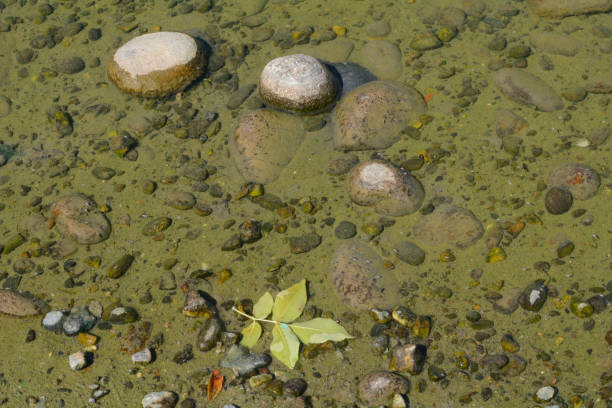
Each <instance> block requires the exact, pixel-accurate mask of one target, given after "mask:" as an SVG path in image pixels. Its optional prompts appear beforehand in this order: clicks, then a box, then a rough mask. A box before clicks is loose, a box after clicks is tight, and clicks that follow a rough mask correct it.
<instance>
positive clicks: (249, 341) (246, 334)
mask: <svg viewBox="0 0 612 408" xmlns="http://www.w3.org/2000/svg"><path fill="white" fill-rule="evenodd" d="M259 336H261V325H260V324H259V323H258V322H256V321H254V320H253V322H251V324H249V325H248V326H247V327H245V328H244V329H242V340H241V341H240V344H242V345H243V346H244V347H248V348H252V347H253V346H254V345H255V344H257V340H259Z"/></svg>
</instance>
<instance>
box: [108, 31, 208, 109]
mask: <svg viewBox="0 0 612 408" xmlns="http://www.w3.org/2000/svg"><path fill="white" fill-rule="evenodd" d="M205 65H206V63H205V55H204V50H203V47H202V46H201V45H200V43H199V42H198V41H196V40H195V39H194V38H193V37H191V36H189V35H187V34H184V33H177V32H165V31H162V32H158V33H150V34H144V35H141V36H138V37H135V38H132V39H131V40H130V41H128V42H126V43H125V44H123V45H122V46H121V47H119V49H117V51H115V53H114V54H113V58H112V59H111V62H110V64H109V66H108V76H109V77H110V78H111V79H112V80H113V82H114V83H115V84H116V85H117V87H119V89H121V90H122V91H124V92H127V93H130V94H133V95H137V96H144V97H147V98H159V97H163V96H166V95H169V94H172V93H175V92H178V91H181V90H183V89H184V88H186V87H187V85H189V84H190V83H191V82H192V81H193V80H194V79H196V78H197V77H199V76H200V74H201V73H202V72H203V71H204V67H205Z"/></svg>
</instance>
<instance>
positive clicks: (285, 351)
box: [270, 323, 300, 368]
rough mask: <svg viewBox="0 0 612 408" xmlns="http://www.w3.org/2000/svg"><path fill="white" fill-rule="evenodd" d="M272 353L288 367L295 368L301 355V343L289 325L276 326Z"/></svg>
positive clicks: (273, 332) (279, 324) (280, 324)
mask: <svg viewBox="0 0 612 408" xmlns="http://www.w3.org/2000/svg"><path fill="white" fill-rule="evenodd" d="M270 352H271V353H272V355H273V356H274V357H276V358H277V359H278V360H279V361H280V362H281V363H283V364H284V365H286V366H287V367H289V368H293V367H295V363H296V362H297V360H298V357H299V354H300V341H299V340H298V338H297V337H296V336H295V334H294V333H293V332H292V331H291V329H290V328H289V326H288V325H286V324H284V323H275V324H274V329H272V343H270Z"/></svg>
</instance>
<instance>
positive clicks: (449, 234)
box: [414, 204, 484, 249]
mask: <svg viewBox="0 0 612 408" xmlns="http://www.w3.org/2000/svg"><path fill="white" fill-rule="evenodd" d="M414 234H415V236H416V237H417V238H418V239H419V240H421V241H422V242H425V243H426V244H429V245H432V246H438V245H454V246H456V247H457V248H460V249H464V248H467V247H469V246H470V245H472V244H473V243H474V242H476V241H477V240H478V239H480V237H482V235H483V234H484V228H483V226H482V224H481V223H480V221H478V219H477V218H476V217H475V216H474V214H472V212H471V211H470V210H466V209H464V208H461V207H456V206H454V205H450V204H441V205H439V206H437V207H436V208H435V210H434V211H433V212H432V213H430V214H428V215H425V216H423V217H422V218H421V219H420V220H419V221H417V223H416V224H415V225H414Z"/></svg>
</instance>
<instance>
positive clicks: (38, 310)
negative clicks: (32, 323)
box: [0, 289, 49, 317]
mask: <svg viewBox="0 0 612 408" xmlns="http://www.w3.org/2000/svg"><path fill="white" fill-rule="evenodd" d="M48 311H49V306H48V305H47V304H46V303H45V302H43V301H42V300H40V299H38V298H36V297H34V296H32V295H29V294H27V293H22V292H18V291H16V290H12V289H0V316H1V315H8V316H15V317H31V316H38V315H41V314H44V313H47V312H48Z"/></svg>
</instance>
